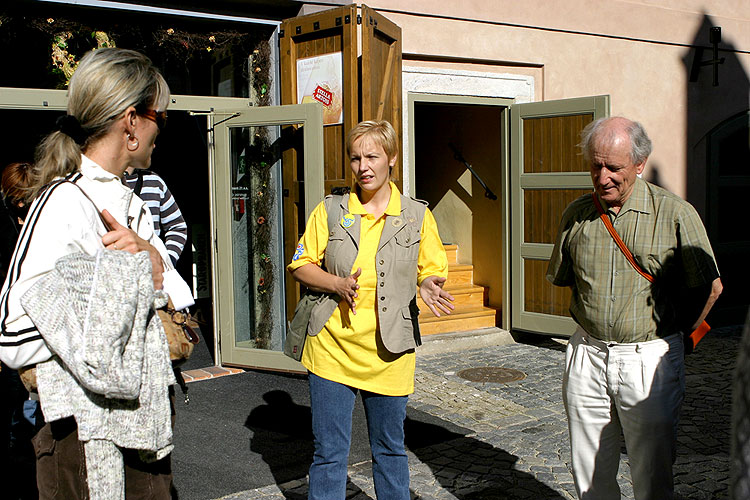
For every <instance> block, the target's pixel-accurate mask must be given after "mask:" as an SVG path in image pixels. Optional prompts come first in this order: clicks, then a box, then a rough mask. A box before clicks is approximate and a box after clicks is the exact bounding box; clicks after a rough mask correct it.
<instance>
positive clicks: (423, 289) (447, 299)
mask: <svg viewBox="0 0 750 500" xmlns="http://www.w3.org/2000/svg"><path fill="white" fill-rule="evenodd" d="M443 284H445V278H441V277H438V276H428V277H427V278H425V279H424V280H423V281H422V284H421V285H419V296H420V297H422V300H423V301H424V303H425V304H427V307H429V308H430V311H432V314H434V315H435V316H437V317H438V318H439V317H440V311H438V309H440V310H441V311H443V312H444V313H445V314H450V313H451V311H452V310H453V308H454V307H453V304H451V302H452V301H453V300H454V299H453V295H451V294H450V293H448V292H446V291H445V290H443Z"/></svg>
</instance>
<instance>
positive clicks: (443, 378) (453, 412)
mask: <svg viewBox="0 0 750 500" xmlns="http://www.w3.org/2000/svg"><path fill="white" fill-rule="evenodd" d="M740 335H741V331H740V328H739V327H738V328H724V329H716V330H714V331H713V332H711V333H710V334H709V335H708V336H706V337H705V338H704V340H703V342H701V344H700V345H699V346H698V349H697V351H696V353H695V354H692V355H690V356H688V358H687V360H686V374H687V377H686V381H687V392H686V399H685V403H684V405H683V410H682V417H681V422H680V430H679V444H678V450H677V461H676V464H675V485H676V486H675V489H676V493H677V498H678V499H695V500H699V499H700V500H702V499H706V500H708V499H711V500H714V499H725V498H729V497H728V493H727V484H728V480H729V439H730V429H729V424H730V417H731V397H732V394H731V392H732V389H731V384H732V371H733V369H734V364H735V359H736V355H737V348H738V344H739V340H740ZM565 345H566V342H565V341H560V340H554V339H547V338H539V337H537V338H529V339H528V341H527V342H524V343H516V344H511V345H504V346H495V347H488V348H483V349H477V350H469V351H462V352H458V353H455V352H454V353H450V354H437V355H430V356H423V357H419V356H418V359H417V373H416V390H415V393H414V395H412V396H411V397H410V399H409V407H410V409H411V410H415V411H421V412H424V413H427V414H429V415H431V416H433V417H437V418H438V419H441V420H443V421H446V422H449V423H451V424H453V426H451V427H452V428H455V426H458V428H463V429H465V432H464V433H457V432H453V433H447V437H446V438H445V439H441V440H438V441H439V442H437V443H435V444H430V445H427V446H416V447H412V446H409V444H410V443H409V441H410V439H409V432H408V431H409V429H408V426H407V447H408V448H409V464H410V469H411V490H412V498H421V499H455V498H457V499H465V500H475V499H476V500H479V499H501V498H502V499H527V498H528V499H534V500H538V499H572V498H575V490H574V487H573V479H572V476H571V473H570V449H569V445H568V433H567V423H566V418H565V412H564V409H563V404H562V399H561V392H560V389H561V380H562V369H563V362H564V357H565ZM480 367H504V368H512V369H515V370H521V371H522V372H524V373H525V374H526V377H525V378H524V379H523V380H519V381H514V382H508V383H492V382H470V381H468V380H465V379H464V378H462V377H461V376H460V375H459V374H460V373H461V371H462V370H465V369H468V368H480ZM407 424H408V422H407ZM370 467H371V463H370V462H369V461H367V462H363V463H359V464H355V465H351V466H350V467H349V479H350V481H349V487H348V494H347V498H348V499H352V500H363V499H368V498H369V499H374V498H375V492H374V488H373V485H372V476H371V472H370ZM618 480H619V484H620V487H621V490H622V497H623V498H626V499H631V498H633V488H632V484H631V481H630V473H629V469H628V461H627V455H626V454H625V449H624V445H623V454H622V456H621V462H620V473H619V478H618ZM306 496H307V482H306V480H297V481H292V482H289V483H286V484H282V485H278V486H277V485H271V486H267V487H264V488H259V489H256V490H251V491H245V492H241V493H236V494H233V495H229V496H225V497H223V499H222V500H249V499H259V500H266V499H268V500H271V499H284V498H286V499H297V498H306Z"/></svg>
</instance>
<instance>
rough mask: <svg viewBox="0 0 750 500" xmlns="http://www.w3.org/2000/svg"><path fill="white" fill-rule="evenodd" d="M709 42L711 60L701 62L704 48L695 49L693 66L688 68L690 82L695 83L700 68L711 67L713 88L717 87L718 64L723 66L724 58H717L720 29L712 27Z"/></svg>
mask: <svg viewBox="0 0 750 500" xmlns="http://www.w3.org/2000/svg"><path fill="white" fill-rule="evenodd" d="M708 37H709V42H711V45H713V56H714V57H713V59H709V60H708V61H703V60H702V59H703V50H704V47H696V48H695V55H694V56H693V65H692V66H691V68H690V81H691V82H697V81H698V75H699V74H700V71H701V66H713V70H714V71H713V86H714V87H718V86H719V64H724V60H725V58H723V57H722V58H719V44H720V43H721V27H720V26H714V27H712V28H711V31H710V32H709V35H708Z"/></svg>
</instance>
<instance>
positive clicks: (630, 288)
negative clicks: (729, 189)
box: [547, 117, 722, 500]
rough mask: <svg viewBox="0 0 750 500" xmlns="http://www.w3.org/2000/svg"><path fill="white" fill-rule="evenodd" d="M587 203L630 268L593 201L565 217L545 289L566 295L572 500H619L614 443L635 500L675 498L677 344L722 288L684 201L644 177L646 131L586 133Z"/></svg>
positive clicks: (632, 126) (615, 124)
mask: <svg viewBox="0 0 750 500" xmlns="http://www.w3.org/2000/svg"><path fill="white" fill-rule="evenodd" d="M582 139H583V140H582V144H581V145H582V147H583V154H584V158H585V160H586V161H587V162H588V163H589V166H590V169H591V179H592V181H593V184H594V196H596V198H597V199H598V200H599V202H600V204H601V206H602V208H603V210H604V212H605V214H606V216H608V217H609V219H610V221H611V222H612V224H613V226H614V228H615V230H616V231H617V233H618V234H619V236H620V237H621V238H622V240H623V242H624V243H625V245H626V246H627V247H628V249H629V250H630V252H632V254H633V257H634V258H635V261H636V262H637V263H638V264H639V265H640V266H641V268H643V269H644V270H645V271H647V272H648V273H649V274H651V276H653V277H654V281H653V283H651V282H649V281H648V280H647V279H646V278H644V277H643V276H642V275H640V274H639V273H638V272H637V271H636V270H635V269H634V267H633V266H632V265H631V264H630V263H629V262H628V260H627V259H626V258H625V256H624V254H623V252H621V250H620V249H619V248H618V246H617V245H616V243H615V241H614V239H613V237H612V236H611V235H610V234H609V232H608V231H607V228H606V227H605V224H604V222H603V221H602V220H601V219H600V218H599V212H598V210H597V208H596V206H595V204H594V197H593V196H592V195H591V194H586V195H584V196H581V197H580V198H578V199H577V200H575V201H573V202H572V203H571V204H570V205H568V207H567V208H566V209H565V212H564V213H563V216H562V220H561V222H560V228H559V231H558V236H557V241H556V243H555V248H554V250H553V252H552V258H551V260H550V263H549V268H548V269H547V279H548V280H549V281H550V282H552V283H553V284H554V285H557V286H569V287H571V289H572V292H573V294H572V298H571V303H570V313H571V315H572V316H573V319H574V320H575V321H576V323H577V324H578V329H577V330H576V332H575V334H574V335H573V336H572V337H571V338H570V342H569V344H568V348H567V353H566V360H565V363H566V366H565V374H564V378H563V402H564V403H565V410H566V412H567V415H568V429H569V431H570V444H571V455H572V462H573V464H572V465H573V478H574V480H575V485H576V491H577V493H578V496H579V498H581V499H586V500H598V499H619V498H620V488H619V486H618V484H617V469H618V466H619V459H620V433H621V432H622V434H623V435H624V436H625V444H626V447H627V451H628V456H629V458H630V470H631V474H632V478H633V490H634V493H635V498H636V499H639V500H641V499H652V500H667V499H671V498H673V497H674V482H673V479H672V464H673V463H674V458H675V443H676V431H677V420H678V417H679V412H680V407H681V405H682V401H683V398H684V392H685V371H684V363H683V356H684V346H683V334H684V333H685V332H691V331H692V330H693V329H695V328H696V327H697V326H698V325H699V324H700V323H701V322H702V321H703V319H704V318H705V317H706V314H708V312H709V310H710V309H711V307H712V306H713V304H714V302H715V301H716V299H717V298H718V296H719V294H720V293H721V290H722V285H721V280H720V278H719V271H718V269H717V267H716V262H715V259H714V256H713V251H712V249H711V244H710V243H709V241H708V236H707V235H706V230H705V228H704V227H703V223H702V222H701V219H700V217H699V216H698V214H697V213H696V211H695V209H694V208H693V207H692V206H691V205H690V204H689V203H687V202H686V201H684V200H682V199H681V198H679V197H678V196H675V195H674V194H671V193H669V192H668V191H666V190H664V189H662V188H660V187H658V186H655V185H653V184H650V183H648V182H646V181H644V180H642V179H641V178H640V177H639V174H641V173H642V172H643V169H644V167H645V165H646V160H647V159H648V156H649V155H650V154H651V141H650V139H649V138H648V135H647V134H646V132H645V130H644V129H643V127H642V126H641V125H640V124H639V123H637V122H633V121H631V120H628V119H626V118H622V117H615V118H604V119H601V120H597V121H595V122H593V123H591V124H589V125H588V126H587V127H586V128H585V129H584V131H583V134H582Z"/></svg>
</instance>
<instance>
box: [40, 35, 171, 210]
mask: <svg viewBox="0 0 750 500" xmlns="http://www.w3.org/2000/svg"><path fill="white" fill-rule="evenodd" d="M168 104H169V86H168V85H167V82H166V81H165V80H164V77H163V76H162V75H161V73H159V70H158V69H157V68H156V67H155V66H154V65H153V63H152V62H151V59H149V58H148V57H146V56H145V55H143V54H141V53H139V52H135V51H133V50H126V49H120V48H114V47H112V48H102V49H97V50H92V51H89V52H87V53H86V55H84V56H83V58H82V59H81V62H80V63H79V64H78V67H77V69H76V71H75V73H73V76H72V77H71V79H70V85H69V86H68V115H71V116H73V117H75V118H76V119H77V120H78V123H79V124H80V126H81V129H82V130H83V133H84V137H86V138H85V140H84V141H83V142H82V143H81V144H79V143H76V141H75V140H74V139H73V138H72V137H71V136H69V135H67V134H65V133H63V132H61V131H55V132H52V133H51V134H49V135H48V136H47V137H46V138H44V140H43V141H42V142H41V144H39V146H38V147H37V151H36V162H35V163H36V168H35V182H34V185H33V186H32V189H31V192H30V193H29V199H33V198H34V197H35V196H36V195H37V194H38V193H39V191H40V190H41V189H42V187H44V186H45V185H46V184H48V183H49V182H50V181H52V180H53V179H54V178H56V177H62V176H65V175H67V174H70V173H71V172H75V171H76V170H78V168H79V167H80V164H81V153H82V152H85V151H86V149H87V148H88V147H89V146H90V145H91V144H94V143H95V142H96V141H98V140H99V139H101V138H102V137H104V136H105V135H106V134H107V133H108V132H109V131H110V129H111V128H112V126H113V124H114V123H115V122H116V121H117V120H118V119H120V118H121V117H122V115H123V113H124V112H125V111H126V110H127V109H128V107H130V106H134V107H135V108H136V109H138V110H139V111H145V110H146V109H149V108H153V109H157V110H159V111H164V110H166V108H167V105H168Z"/></svg>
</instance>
